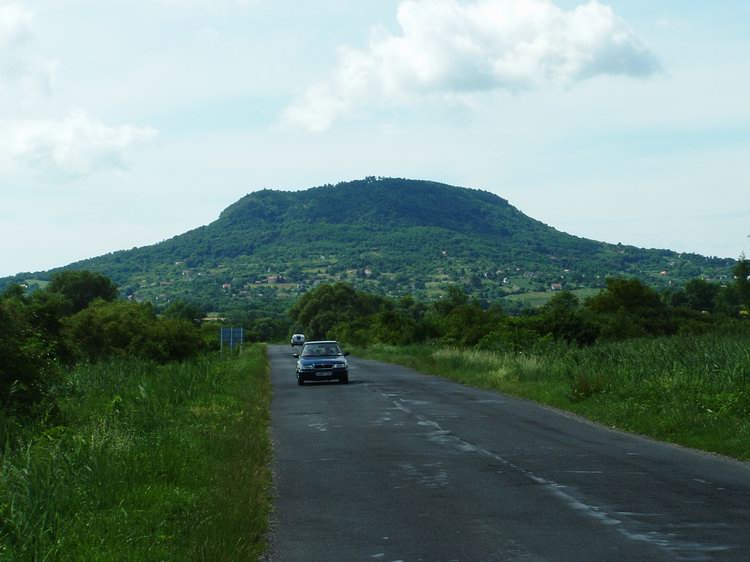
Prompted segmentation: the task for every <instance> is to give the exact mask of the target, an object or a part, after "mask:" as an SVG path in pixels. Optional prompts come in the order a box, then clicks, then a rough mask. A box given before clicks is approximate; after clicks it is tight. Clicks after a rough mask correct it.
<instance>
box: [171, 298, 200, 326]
mask: <svg viewBox="0 0 750 562" xmlns="http://www.w3.org/2000/svg"><path fill="white" fill-rule="evenodd" d="M205 315H206V312H205V310H204V309H203V307H202V306H199V305H197V304H193V303H189V302H185V301H183V300H176V301H173V302H171V303H169V305H168V306H167V308H166V309H165V310H164V316H165V317H166V318H172V319H174V320H185V321H187V322H192V323H193V324H195V325H196V326H200V323H201V320H202V319H203V317H204V316H205Z"/></svg>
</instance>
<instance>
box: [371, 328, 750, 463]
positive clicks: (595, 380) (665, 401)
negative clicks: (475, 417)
mask: <svg viewBox="0 0 750 562" xmlns="http://www.w3.org/2000/svg"><path fill="white" fill-rule="evenodd" d="M362 353H364V354H366V355H368V356H370V357H373V358H378V359H383V360H386V361H391V362H395V363H400V364H403V365H407V366H410V367H414V368H416V369H418V370H422V371H426V372H429V373H433V374H438V375H442V376H445V377H448V378H451V379H454V380H456V381H459V382H462V383H464V384H468V385H472V386H477V387H480V388H486V389H492V390H499V391H502V392H507V393H509V394H513V395H516V396H520V397H524V398H530V399H532V400H537V401H539V402H542V403H545V404H549V405H552V406H555V407H558V408H563V409H566V410H569V411H572V412H575V413H578V414H581V415H584V416H586V417H589V418H591V419H594V420H596V421H599V422H601V423H604V424H606V425H609V426H614V427H618V428H621V429H625V430H628V431H633V432H637V433H642V434H644V435H650V436H652V437H655V438H658V439H663V440H668V441H671V442H674V443H679V444H682V445H686V446H690V447H696V448H701V449H705V450H708V451H714V452H717V453H722V454H726V455H731V456H734V457H736V458H739V459H744V460H750V336H749V335H748V334H741V333H738V334H705V335H699V336H675V337H670V338H651V339H643V340H629V341H624V342H617V343H609V344H597V345H595V346H592V347H589V348H577V347H573V346H567V345H563V344H549V345H546V346H543V347H540V348H539V349H538V350H537V351H535V352H534V353H532V354H526V355H523V354H521V355H519V354H499V353H492V352H484V351H476V350H460V349H445V348H439V347H430V346H415V347H409V348H397V347H388V346H375V347H373V348H371V349H369V350H363V351H362Z"/></svg>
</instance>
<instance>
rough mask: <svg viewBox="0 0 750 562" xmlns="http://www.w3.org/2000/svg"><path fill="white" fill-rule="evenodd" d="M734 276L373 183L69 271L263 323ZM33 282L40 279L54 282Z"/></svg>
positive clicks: (414, 186) (238, 214)
mask: <svg viewBox="0 0 750 562" xmlns="http://www.w3.org/2000/svg"><path fill="white" fill-rule="evenodd" d="M733 265H734V262H733V260H722V259H716V258H706V257H703V256H697V255H691V254H677V253H675V252H670V251H667V250H642V249H639V248H634V247H631V246H622V245H612V244H604V243H600V242H595V241H592V240H585V239H582V238H577V237H575V236H570V235H568V234H565V233H562V232H559V231H556V230H555V229H553V228H550V227H548V226H546V225H544V224H542V223H540V222H538V221H535V220H533V219H531V218H529V217H527V216H525V215H524V214H523V213H521V212H520V211H518V209H516V208H514V207H513V206H512V205H510V204H509V203H508V202H507V201H506V200H504V199H502V198H500V197H497V196H496V195H493V194H491V193H488V192H485V191H481V190H473V189H464V188H459V187H452V186H448V185H444V184H440V183H435V182H427V181H413V180H406V179H399V178H366V179H365V180H362V181H354V182H345V183H340V184H337V185H324V186H321V187H316V188H313V189H308V190H305V191H297V192H288V191H272V190H263V191H258V192H255V193H251V194H249V195H247V196H246V197H243V198H242V199H241V200H239V201H237V202H236V203H234V204H233V205H231V206H230V207H228V208H227V209H226V210H224V212H222V213H221V216H220V217H219V218H218V219H217V220H216V221H214V222H213V223H211V224H209V225H207V226H203V227H200V228H197V229H195V230H192V231H190V232H187V233H185V234H182V235H180V236H176V237H174V238H172V239H170V240H166V241H164V242H162V243H160V244H156V245H154V246H149V247H144V248H135V249H132V250H127V251H121V252H115V253H113V254H109V255H106V256H101V257H98V258H93V259H90V260H85V261H83V262H79V263H76V264H72V265H70V266H69V267H67V268H66V271H67V270H70V271H75V270H81V269H84V270H88V271H93V272H99V273H102V274H105V275H107V276H108V277H109V278H111V279H112V280H113V281H115V282H116V283H117V284H118V285H119V286H120V288H121V291H122V294H123V295H124V296H125V297H127V298H129V297H132V298H133V299H134V300H136V301H145V300H147V301H150V302H152V303H153V304H154V305H155V306H158V307H162V306H163V305H165V304H167V303H171V302H174V301H175V300H182V301H186V300H187V301H191V302H197V303H200V304H201V305H202V306H205V307H206V310H212V311H220V312H222V313H224V312H227V311H230V310H237V309H253V310H254V311H256V312H257V314H256V318H264V317H265V318H275V319H279V318H281V317H283V309H285V308H286V307H287V306H288V305H289V304H291V302H293V301H294V300H295V299H296V298H298V297H299V296H300V295H302V294H304V293H305V292H306V291H308V290H310V289H311V288H314V287H316V286H317V285H320V284H329V285H331V284H335V283H336V282H345V283H348V284H350V285H351V286H352V287H354V288H355V289H357V290H361V291H366V292H368V293H373V294H379V295H383V296H389V297H394V298H399V297H402V296H405V295H408V294H412V295H414V296H415V297H416V298H418V299H419V300H422V301H434V300H436V299H437V298H439V296H440V295H441V294H443V293H444V292H445V289H446V287H447V286H449V285H457V286H459V287H463V288H464V289H465V290H466V291H467V292H468V293H469V295H470V296H472V297H475V298H476V299H478V300H479V301H480V302H482V303H486V302H496V301H499V300H501V299H504V298H506V297H510V296H518V295H523V294H525V293H527V292H536V293H542V294H543V293H544V292H548V291H550V288H551V285H552V284H557V283H562V284H563V286H564V288H565V289H570V290H575V289H581V288H601V287H602V286H603V284H604V279H605V278H607V277H623V276H629V277H633V276H637V277H638V278H640V279H642V280H644V281H647V282H648V283H649V284H651V285H654V286H657V287H665V286H668V285H670V284H671V285H680V284H683V283H684V282H685V281H687V280H688V279H691V278H694V277H697V276H703V277H706V278H708V279H714V280H719V279H721V278H722V277H726V276H727V275H729V273H730V270H731V268H732V266H733ZM662 273H665V274H666V275H662ZM30 277H32V276H31V275H27V274H24V275H19V276H17V277H16V278H15V279H9V280H5V281H3V280H0V290H1V289H2V287H3V283H4V282H5V283H9V282H13V281H15V282H25V281H26V280H28V279H29V278H30ZM33 277H35V278H37V279H36V281H35V282H39V281H41V280H44V279H46V278H48V277H49V274H48V273H44V274H39V275H34V276H33ZM99 296H103V295H99ZM279 303H280V306H279ZM511 306H512V305H511V304H510V303H509V304H508V305H507V306H504V308H505V310H507V311H510V310H511ZM246 326H247V327H248V328H249V324H248V325H246ZM324 328H325V327H321V329H324ZM261 331H263V330H260V329H259V330H258V332H259V333H260V332H261Z"/></svg>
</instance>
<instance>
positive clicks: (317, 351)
mask: <svg viewBox="0 0 750 562" xmlns="http://www.w3.org/2000/svg"><path fill="white" fill-rule="evenodd" d="M331 355H342V353H341V349H340V348H339V346H338V345H337V344H335V343H320V344H318V343H316V344H307V345H306V346H305V348H304V349H303V350H302V357H328V356H331Z"/></svg>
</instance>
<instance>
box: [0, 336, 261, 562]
mask: <svg viewBox="0 0 750 562" xmlns="http://www.w3.org/2000/svg"><path fill="white" fill-rule="evenodd" d="M54 395H55V397H56V404H57V405H56V406H55V407H53V408H51V409H50V411H49V412H48V415H47V417H46V419H45V420H41V421H40V422H39V423H37V424H34V425H30V426H26V427H23V428H21V429H20V430H19V433H18V434H17V435H16V436H15V438H14V439H13V440H12V441H11V440H8V441H7V442H6V443H5V445H4V447H3V448H2V450H1V451H2V452H1V453H0V454H1V456H0V560H14V561H15V560H139V561H149V560H212V561H214V560H215V561H220V560H257V558H258V557H259V556H260V554H261V553H262V552H263V550H264V548H265V543H264V541H265V533H266V525H267V519H268V513H269V510H270V502H271V496H270V473H269V464H270V456H271V449H270V442H269V437H268V433H267V424H268V417H269V404H270V381H269V377H268V367H267V360H266V355H265V348H264V347H263V346H260V345H255V346H245V349H244V352H243V353H242V355H239V356H225V357H223V358H222V357H220V356H219V355H207V356H203V357H201V358H198V359H194V360H190V361H186V362H182V363H168V364H164V365H158V364H156V363H153V362H150V361H146V360H134V359H128V360H112V361H104V362H101V363H98V364H81V365H79V366H78V367H77V368H75V369H72V370H70V371H69V372H67V373H65V375H64V377H63V380H62V381H61V383H60V385H59V387H57V388H55V389H54Z"/></svg>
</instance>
